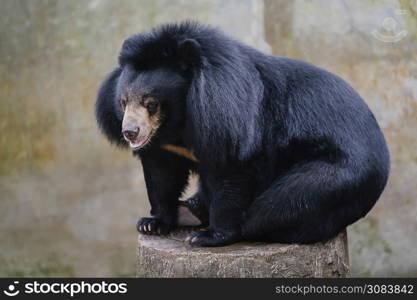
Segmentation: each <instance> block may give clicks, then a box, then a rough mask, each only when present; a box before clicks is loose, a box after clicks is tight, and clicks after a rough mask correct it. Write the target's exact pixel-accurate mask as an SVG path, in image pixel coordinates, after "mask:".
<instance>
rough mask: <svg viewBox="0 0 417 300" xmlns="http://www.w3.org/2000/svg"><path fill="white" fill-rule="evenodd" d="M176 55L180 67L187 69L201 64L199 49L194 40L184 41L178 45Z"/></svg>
mask: <svg viewBox="0 0 417 300" xmlns="http://www.w3.org/2000/svg"><path fill="white" fill-rule="evenodd" d="M178 53H179V57H180V62H181V67H182V68H183V69H189V68H193V67H196V66H198V65H199V64H200V63H201V47H200V44H199V43H198V42H197V41H196V40H194V39H185V40H183V41H180V42H179V43H178Z"/></svg>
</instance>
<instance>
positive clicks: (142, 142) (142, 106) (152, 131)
mask: <svg viewBox="0 0 417 300" xmlns="http://www.w3.org/2000/svg"><path fill="white" fill-rule="evenodd" d="M187 89H188V84H187V80H186V78H185V77H184V76H182V75H181V73H180V72H179V71H177V70H176V69H175V68H174V67H171V68H169V67H154V68H149V69H147V70H141V71H140V72H139V71H138V70H136V69H135V66H132V65H130V64H127V65H125V66H124V67H123V70H122V72H121V75H120V78H119V81H118V87H117V92H116V95H117V96H116V97H115V101H116V103H115V105H116V106H118V108H119V111H120V113H121V116H120V117H121V120H122V128H121V132H122V135H123V138H124V139H125V140H126V142H127V143H128V144H129V146H130V147H131V148H132V149H133V150H137V149H140V148H143V147H144V146H146V145H147V144H148V143H149V142H150V141H151V140H152V138H153V137H154V136H156V135H159V136H160V135H161V133H164V130H165V129H166V130H169V131H171V134H172V135H174V134H178V132H179V131H180V130H181V127H183V120H184V105H185V97H186V92H187Z"/></svg>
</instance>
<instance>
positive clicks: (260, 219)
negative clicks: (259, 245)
mask: <svg viewBox="0 0 417 300" xmlns="http://www.w3.org/2000/svg"><path fill="white" fill-rule="evenodd" d="M372 173H373V174H374V175H372V176H369V175H368V174H372ZM376 175H377V176H375V172H365V171H364V170H358V169H356V170H355V169H354V168H349V167H348V166H343V167H341V166H338V165H335V164H330V163H327V162H324V161H313V162H307V163H304V164H299V165H296V166H294V167H293V168H292V169H291V170H290V171H289V172H287V173H286V174H285V175H284V176H282V177H280V178H278V179H277V180H276V181H275V182H274V183H273V184H272V185H271V186H270V187H269V189H268V190H266V191H265V192H264V193H263V194H261V195H260V196H258V197H257V198H256V199H255V200H254V202H253V203H252V204H251V206H250V207H249V209H248V212H247V216H246V220H245V223H244V225H243V237H244V239H246V240H259V241H268V242H284V243H314V242H318V241H324V240H327V239H329V238H331V237H333V236H334V235H336V234H337V233H338V232H340V231H341V230H343V229H344V228H345V227H346V226H347V225H349V224H351V223H353V222H355V221H356V220H358V219H359V218H361V217H363V216H364V215H365V214H366V213H367V212H368V211H369V210H370V209H371V207H372V206H373V205H374V203H375V202H376V200H377V198H378V197H379V195H380V193H381V188H380V186H381V185H380V178H382V177H383V176H378V174H376Z"/></svg>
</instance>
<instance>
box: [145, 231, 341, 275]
mask: <svg viewBox="0 0 417 300" xmlns="http://www.w3.org/2000/svg"><path fill="white" fill-rule="evenodd" d="M189 233H190V231H185V230H181V231H177V232H174V233H171V234H170V235H168V236H165V237H159V236H151V235H142V234H139V248H138V265H137V277H151V278H155V277H156V278H169V277H197V278H204V277H209V278H218V277H222V278H225V277H229V278H230V277H238V278H268V277H269V278H276V277H346V276H347V275H348V273H349V256H348V247H347V235H346V231H343V232H342V233H340V234H339V235H338V236H336V237H335V238H333V239H331V240H330V241H328V242H326V243H316V244H311V245H300V244H266V243H249V242H242V243H237V244H234V245H230V246H225V247H217V248H193V247H190V246H188V245H187V244H185V243H184V239H185V237H186V235H187V234H189Z"/></svg>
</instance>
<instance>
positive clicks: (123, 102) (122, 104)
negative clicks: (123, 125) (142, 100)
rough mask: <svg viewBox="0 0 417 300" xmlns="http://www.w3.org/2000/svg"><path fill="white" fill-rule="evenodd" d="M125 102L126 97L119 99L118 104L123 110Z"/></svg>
mask: <svg viewBox="0 0 417 300" xmlns="http://www.w3.org/2000/svg"><path fill="white" fill-rule="evenodd" d="M126 104H127V100H126V98H122V99H120V105H121V106H122V109H123V110H125V108H126Z"/></svg>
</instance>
